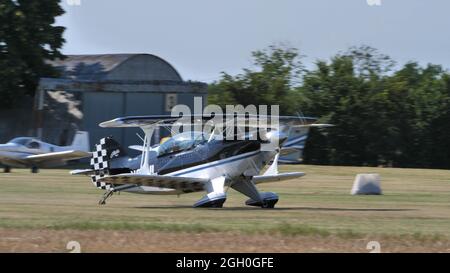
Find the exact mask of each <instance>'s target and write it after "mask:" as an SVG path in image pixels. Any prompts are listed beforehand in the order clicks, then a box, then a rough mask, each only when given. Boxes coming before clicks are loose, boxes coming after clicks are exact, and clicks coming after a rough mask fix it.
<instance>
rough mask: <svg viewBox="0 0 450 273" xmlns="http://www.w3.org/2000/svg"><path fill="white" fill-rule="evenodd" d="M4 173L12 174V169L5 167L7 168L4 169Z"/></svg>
mask: <svg viewBox="0 0 450 273" xmlns="http://www.w3.org/2000/svg"><path fill="white" fill-rule="evenodd" d="M3 172H5V173H10V172H11V167H10V166H5V168H4V169H3Z"/></svg>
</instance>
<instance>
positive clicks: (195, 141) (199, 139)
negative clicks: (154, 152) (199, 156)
mask: <svg viewBox="0 0 450 273" xmlns="http://www.w3.org/2000/svg"><path fill="white" fill-rule="evenodd" d="M207 141H208V135H207V134H205V133H203V132H198V131H190V132H184V133H180V134H177V135H174V136H173V137H171V138H169V139H168V140H167V141H165V142H164V143H162V144H161V145H160V146H159V149H158V156H162V155H166V154H171V153H175V152H181V151H186V150H190V149H193V148H194V147H197V146H198V145H200V144H204V143H206V142H207Z"/></svg>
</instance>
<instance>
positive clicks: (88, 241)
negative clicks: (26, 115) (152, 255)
mask: <svg viewBox="0 0 450 273" xmlns="http://www.w3.org/2000/svg"><path fill="white" fill-rule="evenodd" d="M71 241H76V242H77V243H79V246H80V250H81V252H231V253H233V252H370V250H368V243H369V242H370V241H378V242H379V243H380V247H381V249H380V250H381V252H448V253H450V242H449V241H433V240H414V239H408V240H407V239H383V238H378V240H377V238H363V239H344V238H338V237H334V236H328V237H320V236H295V237H290V236H282V235H257V234H252V235H248V234H239V233H183V232H159V231H106V230H105V231H102V230H87V231H80V230H23V229H0V252H70V250H69V249H73V248H72V247H73V246H75V247H76V245H77V243H70V244H69V246H68V243H69V242H71ZM375 244H376V243H375ZM68 248H69V249H68Z"/></svg>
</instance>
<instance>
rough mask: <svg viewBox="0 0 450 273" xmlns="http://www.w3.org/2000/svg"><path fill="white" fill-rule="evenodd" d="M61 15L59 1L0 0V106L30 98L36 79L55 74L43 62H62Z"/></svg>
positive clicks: (9, 105) (10, 104) (6, 106)
mask: <svg viewBox="0 0 450 273" xmlns="http://www.w3.org/2000/svg"><path fill="white" fill-rule="evenodd" d="M63 13H64V10H63V9H62V8H61V6H60V4H59V1H58V0H42V1H32V0H0V106H1V107H3V108H8V107H12V106H14V104H15V103H17V102H18V101H20V99H21V98H22V97H23V96H26V95H31V96H32V95H33V94H34V92H35V90H36V87H37V84H38V81H39V78H40V77H42V76H53V75H55V73H56V72H55V71H54V70H53V68H52V67H51V66H50V65H48V64H47V63H46V62H45V61H46V60H53V59H55V58H62V57H63V55H62V54H61V52H60V48H61V47H62V45H63V43H64V39H63V37H62V34H63V32H64V27H60V26H55V25H54V24H55V17H57V16H60V15H62V14H63Z"/></svg>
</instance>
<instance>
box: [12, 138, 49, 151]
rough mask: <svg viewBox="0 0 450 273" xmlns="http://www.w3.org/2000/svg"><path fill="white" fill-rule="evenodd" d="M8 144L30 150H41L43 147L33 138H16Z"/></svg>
mask: <svg viewBox="0 0 450 273" xmlns="http://www.w3.org/2000/svg"><path fill="white" fill-rule="evenodd" d="M8 143H14V144H18V145H22V146H25V147H27V148H30V149H39V148H40V147H41V144H40V143H39V141H37V140H36V139H34V138H31V137H16V138H14V139H11V140H10V141H9V142H8Z"/></svg>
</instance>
